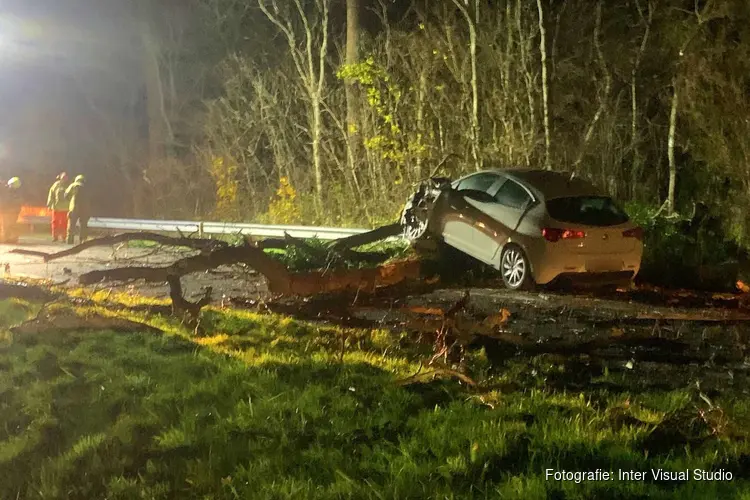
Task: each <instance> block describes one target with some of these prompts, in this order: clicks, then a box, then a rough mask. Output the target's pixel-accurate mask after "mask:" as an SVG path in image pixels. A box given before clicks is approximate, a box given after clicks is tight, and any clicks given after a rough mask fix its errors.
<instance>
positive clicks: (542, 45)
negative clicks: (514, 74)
mask: <svg viewBox="0 0 750 500" xmlns="http://www.w3.org/2000/svg"><path fill="white" fill-rule="evenodd" d="M536 6H537V10H538V11H539V54H540V56H541V63H542V106H543V107H542V113H543V116H542V119H543V122H544V168H546V169H547V170H550V169H552V164H551V163H550V156H549V149H550V130H549V83H548V82H547V30H546V29H545V28H544V8H543V7H542V0H536ZM600 10H601V7H600Z"/></svg>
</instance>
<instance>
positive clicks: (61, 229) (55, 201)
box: [47, 172, 68, 241]
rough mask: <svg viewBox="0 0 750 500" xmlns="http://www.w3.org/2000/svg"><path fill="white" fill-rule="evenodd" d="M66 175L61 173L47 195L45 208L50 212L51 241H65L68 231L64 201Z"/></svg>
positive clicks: (66, 208)
mask: <svg viewBox="0 0 750 500" xmlns="http://www.w3.org/2000/svg"><path fill="white" fill-rule="evenodd" d="M67 183H68V174H66V173H65V172H63V173H61V174H60V175H58V176H57V177H56V178H55V182H54V184H52V187H51V188H49V194H48V195H47V208H49V210H50V212H52V240H53V241H58V240H61V241H65V237H66V233H67V229H68V207H67V204H66V200H65V188H66V187H67V186H66V185H67Z"/></svg>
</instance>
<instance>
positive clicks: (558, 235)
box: [542, 227, 586, 243]
mask: <svg viewBox="0 0 750 500" xmlns="http://www.w3.org/2000/svg"><path fill="white" fill-rule="evenodd" d="M542 236H544V239H545V240H547V241H550V242H552V243H554V242H556V241H558V240H576V239H580V238H585V237H586V233H585V232H583V231H577V230H575V229H559V228H556V227H545V228H544V229H542Z"/></svg>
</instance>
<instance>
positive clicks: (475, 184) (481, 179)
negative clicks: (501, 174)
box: [458, 173, 498, 192]
mask: <svg viewBox="0 0 750 500" xmlns="http://www.w3.org/2000/svg"><path fill="white" fill-rule="evenodd" d="M497 179H498V176H497V175H496V174H490V173H486V174H476V175H472V176H471V177H467V178H466V179H464V180H462V181H461V182H460V183H459V184H458V190H459V191H464V190H467V189H471V190H473V191H485V192H486V191H487V190H488V189H490V187H492V185H493V184H494V183H495V181H497Z"/></svg>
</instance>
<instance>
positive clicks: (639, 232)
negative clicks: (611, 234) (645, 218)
mask: <svg viewBox="0 0 750 500" xmlns="http://www.w3.org/2000/svg"><path fill="white" fill-rule="evenodd" d="M622 237H623V238H635V239H637V240H638V241H643V228H642V227H634V228H633V229H628V230H627V231H623V232H622Z"/></svg>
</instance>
